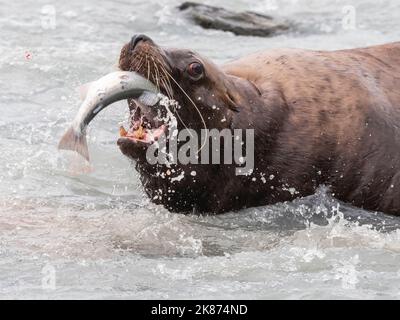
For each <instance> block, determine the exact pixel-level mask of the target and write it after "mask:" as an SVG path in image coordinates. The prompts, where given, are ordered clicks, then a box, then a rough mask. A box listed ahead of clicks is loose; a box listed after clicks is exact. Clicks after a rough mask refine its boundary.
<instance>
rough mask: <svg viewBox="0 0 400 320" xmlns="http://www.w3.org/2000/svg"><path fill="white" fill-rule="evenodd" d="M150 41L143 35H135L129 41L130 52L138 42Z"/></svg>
mask: <svg viewBox="0 0 400 320" xmlns="http://www.w3.org/2000/svg"><path fill="white" fill-rule="evenodd" d="M140 41H143V42H146V41H151V39H150V38H149V37H148V36H146V35H144V34H136V35H134V36H133V37H132V39H131V50H133V49H135V47H136V45H137V44H138V43H139V42H140Z"/></svg>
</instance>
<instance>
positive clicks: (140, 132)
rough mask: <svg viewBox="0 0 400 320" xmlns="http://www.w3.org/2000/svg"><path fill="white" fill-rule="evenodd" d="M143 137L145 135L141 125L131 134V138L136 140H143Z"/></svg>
mask: <svg viewBox="0 0 400 320" xmlns="http://www.w3.org/2000/svg"><path fill="white" fill-rule="evenodd" d="M145 135H146V132H145V130H144V129H143V127H142V126H141V125H140V126H139V128H138V129H137V130H135V131H134V132H133V136H134V137H135V138H136V139H143V138H144V137H145Z"/></svg>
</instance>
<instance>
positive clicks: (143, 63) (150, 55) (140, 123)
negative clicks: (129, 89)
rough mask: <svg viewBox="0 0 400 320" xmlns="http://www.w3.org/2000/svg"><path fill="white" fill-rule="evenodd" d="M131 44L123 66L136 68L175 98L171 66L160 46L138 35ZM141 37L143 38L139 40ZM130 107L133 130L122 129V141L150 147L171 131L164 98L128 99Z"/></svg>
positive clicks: (123, 56)
mask: <svg viewBox="0 0 400 320" xmlns="http://www.w3.org/2000/svg"><path fill="white" fill-rule="evenodd" d="M134 38H135V39H133V40H134V41H133V40H132V41H133V42H131V43H130V44H128V45H126V46H125V47H124V48H123V49H122V53H121V57H120V63H119V64H120V69H122V70H128V71H133V72H136V73H138V74H140V75H141V76H143V77H145V78H147V79H148V80H149V81H150V82H151V83H153V84H154V86H155V87H157V89H158V90H159V93H160V94H161V96H164V97H172V95H173V94H172V92H173V91H172V87H171V83H170V80H169V76H168V74H169V72H170V70H169V66H168V65H167V64H166V63H165V61H164V57H163V56H162V54H161V49H160V48H158V47H157V46H156V45H155V44H154V43H153V42H152V41H151V40H150V39H149V38H147V37H142V38H140V37H139V38H140V39H139V38H138V37H134ZM139 40H140V41H139ZM128 105H129V110H130V124H129V129H128V130H126V129H125V128H123V127H121V128H120V139H119V140H118V144H119V145H121V143H123V144H127V143H129V144H131V145H132V144H136V145H139V146H148V145H150V144H152V143H154V142H155V141H157V140H158V139H159V137H160V136H161V135H162V134H164V133H166V132H167V129H168V120H167V118H168V117H167V115H166V110H165V108H164V107H163V106H161V105H160V101H159V102H158V103H157V104H155V105H152V106H149V105H148V104H147V103H145V102H144V101H138V100H136V99H128Z"/></svg>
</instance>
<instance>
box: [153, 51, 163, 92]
mask: <svg viewBox="0 0 400 320" xmlns="http://www.w3.org/2000/svg"><path fill="white" fill-rule="evenodd" d="M151 59H152V60H153V66H154V73H155V76H156V86H157V89H158V91H161V90H160V79H159V78H160V74H159V72H158V67H157V65H156V63H155V62H154V59H153V57H152V58H151Z"/></svg>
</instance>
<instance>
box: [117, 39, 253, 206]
mask: <svg viewBox="0 0 400 320" xmlns="http://www.w3.org/2000/svg"><path fill="white" fill-rule="evenodd" d="M119 66H120V69H122V70H123V71H134V72H136V73H139V74H140V75H142V76H143V77H145V78H148V79H149V80H150V81H151V82H152V83H153V84H155V85H156V86H157V88H158V89H159V91H160V92H161V93H162V94H163V95H165V96H167V97H168V98H169V99H171V100H173V101H176V104H172V105H171V106H170V107H169V110H170V112H171V113H172V114H173V116H174V118H175V119H176V126H177V129H178V131H179V133H181V132H186V131H181V130H182V129H191V130H192V132H193V130H194V131H195V132H196V133H197V138H198V139H199V140H198V144H197V146H205V141H206V139H203V140H202V141H200V140H201V137H202V131H201V130H202V129H208V130H211V129H216V130H218V132H222V130H224V129H227V130H228V131H229V132H232V131H233V129H236V128H242V129H246V128H249V127H251V122H252V121H251V120H250V118H249V117H250V116H252V114H253V112H252V111H254V110H255V105H256V104H258V103H259V101H260V99H261V97H260V91H259V90H258V89H257V88H256V87H255V86H254V84H252V83H251V82H250V81H248V80H247V79H243V78H240V77H238V76H235V75H233V74H230V73H229V72H227V71H226V70H223V69H221V68H220V67H218V66H217V65H216V64H214V63H213V62H212V61H210V60H209V59H207V58H205V57H203V56H201V55H199V54H198V53H195V52H193V51H191V50H185V49H171V48H164V47H163V48H161V47H160V46H158V45H156V44H155V43H154V41H152V40H151V39H150V38H148V37H147V36H144V35H137V36H135V37H133V38H132V40H131V41H130V42H129V43H127V44H126V45H124V47H123V48H122V50H121V55H120V60H119ZM128 104H129V108H130V112H131V118H132V121H131V125H130V128H129V130H128V133H127V132H126V131H125V130H123V132H124V134H123V137H121V138H120V139H119V140H118V145H119V147H120V149H121V151H122V153H123V154H125V155H126V156H128V157H129V158H132V159H134V160H135V162H136V169H137V170H138V171H139V173H140V179H141V181H142V184H143V186H144V188H145V191H146V193H147V194H148V195H149V196H150V198H151V199H152V201H153V202H155V203H158V204H163V205H164V206H166V207H167V208H168V209H170V210H172V211H190V210H192V208H197V209H198V210H200V211H210V210H213V211H220V210H222V209H221V208H220V209H218V206H216V204H215V201H214V200H213V199H214V198H213V197H217V192H220V191H221V184H220V183H221V181H224V183H228V180H229V177H233V179H234V177H235V166H234V165H232V164H231V165H229V164H228V165H224V164H200V163H199V164H193V163H192V162H190V163H189V164H182V163H181V162H179V161H178V163H174V164H172V165H171V164H170V163H168V165H161V164H157V165H152V164H150V163H149V161H148V158H147V151H149V147H150V145H152V143H153V142H154V141H155V140H157V138H159V137H160V136H161V135H160V134H161V133H166V135H165V137H166V138H167V144H169V143H170V140H168V139H169V134H170V133H171V130H169V129H170V126H169V124H168V122H165V121H163V119H165V117H164V116H165V115H164V116H163V112H166V111H165V109H166V108H165V106H160V105H156V106H152V107H149V106H146V105H145V104H143V103H141V102H138V101H137V100H135V99H128ZM160 114H161V116H160ZM254 114H256V115H257V114H258V113H257V112H255V113H254ZM208 130H206V131H208ZM227 130H224V131H227ZM214 131H215V130H214ZM203 132H204V131H203ZM193 136H194V135H192V137H193ZM149 137H151V139H150V138H149ZM154 138H155V139H154ZM178 140H179V139H178ZM203 142H204V144H202V143H203ZM179 143H180V145H182V144H183V143H184V142H182V141H179V142H178V144H179ZM156 146H157V144H156ZM150 150H151V149H150ZM219 151H220V150H219ZM197 155H199V150H197ZM201 156H202V155H201ZM235 181H236V180H235ZM237 181H238V180H237ZM227 196H228V195H227ZM227 196H226V197H227ZM231 198H232V199H231ZM229 199H230V200H227V202H228V203H230V205H232V204H234V202H235V201H239V200H238V199H239V197H237V194H236V192H232V194H230V195H229ZM235 199H236V200H235ZM221 200H222V199H221ZM231 200H232V201H231ZM216 201H217V203H220V204H221V206H224V208H223V209H224V210H225V209H226V208H227V206H226V205H225V204H224V203H225V202H226V201H219V200H216Z"/></svg>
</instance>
